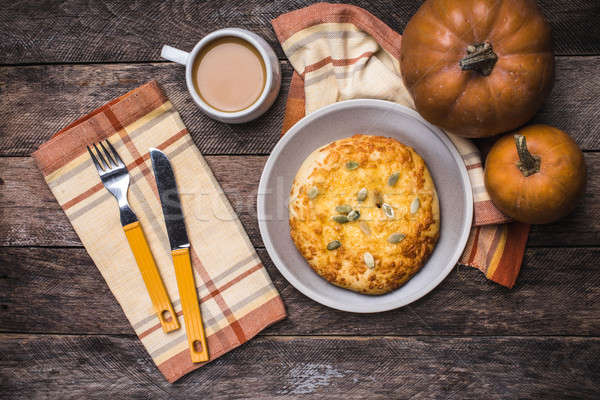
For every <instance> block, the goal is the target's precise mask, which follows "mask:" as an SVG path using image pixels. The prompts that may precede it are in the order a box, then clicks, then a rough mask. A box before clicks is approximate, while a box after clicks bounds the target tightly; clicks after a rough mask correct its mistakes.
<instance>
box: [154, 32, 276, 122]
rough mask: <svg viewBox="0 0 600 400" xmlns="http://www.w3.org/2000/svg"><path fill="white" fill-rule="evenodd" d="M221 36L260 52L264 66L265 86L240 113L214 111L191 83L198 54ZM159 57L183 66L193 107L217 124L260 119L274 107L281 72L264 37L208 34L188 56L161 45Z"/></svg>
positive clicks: (247, 33)
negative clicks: (246, 43) (233, 39)
mask: <svg viewBox="0 0 600 400" xmlns="http://www.w3.org/2000/svg"><path fill="white" fill-rule="evenodd" d="M223 37H236V38H240V39H243V40H245V41H246V42H248V43H250V44H251V45H252V46H254V47H255V48H256V50H258V52H259V53H260V55H261V57H262V59H263V62H264V64H265V70H266V72H267V79H266V82H265V87H264V89H263V91H262V93H261V95H260V97H259V98H258V100H256V102H254V103H253V104H252V105H251V106H250V107H248V108H245V109H243V110H241V111H235V112H225V111H220V110H217V109H215V108H214V107H211V106H210V105H208V104H206V102H205V101H204V100H202V97H200V95H199V94H198V92H197V91H196V88H195V87H194V83H193V81H192V66H193V64H194V60H195V59H196V57H197V56H198V54H200V51H201V50H202V49H203V48H204V47H205V46H206V45H207V44H209V43H210V42H212V41H213V40H215V39H219V38H223ZM160 56H161V57H162V58H166V59H167V60H170V61H173V62H176V63H179V64H182V65H185V82H186V84H187V88H188V91H189V92H190V95H191V96H192V98H193V99H194V101H195V102H196V104H198V106H199V107H200V108H201V109H202V111H204V112H205V113H206V114H207V115H208V116H209V117H211V118H214V119H216V120H219V121H223V122H228V123H234V124H239V123H242V122H248V121H251V120H253V119H256V118H258V117H260V116H261V115H262V114H264V112H265V111H267V110H268V109H269V107H271V105H273V102H274V101H275V99H276V98H277V94H278V93H279V88H280V87H281V69H280V68H279V60H278V59H277V56H276V55H275V52H274V51H273V48H272V47H271V46H269V44H268V43H267V42H266V41H265V40H264V39H263V38H261V37H260V36H258V35H257V34H255V33H253V32H250V31H247V30H245V29H240V28H227V29H219V30H218V31H214V32H211V33H209V34H208V35H206V36H205V37H204V38H202V40H200V41H199V42H198V43H197V44H196V45H195V46H194V48H193V49H192V51H191V52H189V53H187V52H185V51H182V50H179V49H176V48H174V47H171V46H167V45H164V46H163V48H162V51H161V53H160Z"/></svg>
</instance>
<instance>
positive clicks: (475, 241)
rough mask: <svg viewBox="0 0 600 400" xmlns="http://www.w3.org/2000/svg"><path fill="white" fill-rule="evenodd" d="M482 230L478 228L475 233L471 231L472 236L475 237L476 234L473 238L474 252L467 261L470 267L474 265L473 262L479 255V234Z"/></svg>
mask: <svg viewBox="0 0 600 400" xmlns="http://www.w3.org/2000/svg"><path fill="white" fill-rule="evenodd" d="M480 230H481V228H479V227H477V228H475V232H473V229H472V230H471V235H473V233H474V234H475V235H474V236H473V251H472V252H471V254H470V255H469V259H468V261H467V264H468V265H471V264H472V263H473V260H475V256H476V255H477V251H478V250H479V248H478V245H479V243H478V242H479V232H480Z"/></svg>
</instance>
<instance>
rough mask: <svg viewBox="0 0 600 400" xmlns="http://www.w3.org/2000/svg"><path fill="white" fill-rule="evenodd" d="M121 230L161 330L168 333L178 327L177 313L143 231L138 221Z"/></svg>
mask: <svg viewBox="0 0 600 400" xmlns="http://www.w3.org/2000/svg"><path fill="white" fill-rule="evenodd" d="M123 230H124V231H125V236H127V240H128V241H129V247H131V251H132V252H133V255H134V257H135V261H136V262H137V265H138V268H139V269H140V273H141V274H142V279H144V283H145V284H146V290H147V291H148V294H149V295H150V300H151V301H152V306H153V308H154V312H155V313H156V316H157V317H158V319H159V320H160V324H161V325H162V329H163V331H164V332H165V333H168V332H171V331H174V330H177V329H179V321H178V319H177V315H176V314H175V310H173V305H171V300H169V295H168V294H167V289H166V288H165V285H164V284H163V281H162V279H161V277H160V273H159V272H158V268H157V267H156V263H155V262H154V257H152V253H151V252H150V247H149V246H148V242H147V241H146V237H145V236H144V231H142V226H141V225H140V221H136V222H132V223H131V224H128V225H126V226H124V227H123Z"/></svg>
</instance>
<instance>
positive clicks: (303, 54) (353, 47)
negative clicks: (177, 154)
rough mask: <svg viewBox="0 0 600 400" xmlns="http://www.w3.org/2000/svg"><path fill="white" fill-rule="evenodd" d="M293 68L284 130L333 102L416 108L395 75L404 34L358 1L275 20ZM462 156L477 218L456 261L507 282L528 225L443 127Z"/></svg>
mask: <svg viewBox="0 0 600 400" xmlns="http://www.w3.org/2000/svg"><path fill="white" fill-rule="evenodd" d="M273 27H274V29H275V33H276V34H277V37H278V39H279V42H280V43H281V47H282V48H283V51H284V52H285V54H286V56H287V57H288V59H289V60H290V63H291V64H292V66H293V67H294V70H295V72H294V75H293V77H292V83H291V87H290V91H289V97H288V100H287V106H286V113H285V117H284V122H283V129H282V132H286V131H287V130H288V129H289V128H290V127H291V126H292V125H293V124H294V123H296V122H297V121H298V120H299V119H300V118H302V117H303V116H304V115H305V114H309V113H311V112H313V111H315V110H317V109H319V108H321V107H323V106H326V105H328V104H331V103H335V102H337V101H342V100H348V99H356V98H373V99H383V100H389V101H393V102H396V103H399V104H402V105H405V106H407V107H411V108H414V103H413V101H412V98H411V96H410V94H409V92H408V91H407V89H406V88H405V87H404V83H403V82H402V77H401V74H400V61H399V60H400V45H401V36H400V35H399V34H398V33H396V32H394V31H393V30H392V29H390V27H388V26H387V25H385V24H384V23H383V22H381V21H380V20H379V19H377V18H376V17H375V16H373V15H372V14H370V13H369V12H367V11H365V10H364V9H362V8H359V7H355V6H351V5H345V4H329V3H318V4H314V5H312V6H309V7H306V8H302V9H300V10H296V11H293V12H290V13H288V14H284V15H281V16H280V17H278V18H276V19H274V20H273ZM448 136H449V137H450V139H451V140H452V142H453V143H454V144H455V146H456V148H457V149H458V151H459V153H460V154H461V155H462V157H463V160H464V162H465V165H466V167H467V171H468V173H469V179H470V180H471V186H472V187H473V198H474V221H473V228H472V230H471V235H470V237H469V240H468V242H467V246H466V248H465V251H464V253H463V255H462V257H461V259H460V261H459V262H460V264H464V265H468V266H472V267H475V268H478V269H480V270H481V271H482V272H483V273H484V274H485V276H486V277H487V278H488V279H491V280H493V281H495V282H497V283H500V284H501V285H504V286H508V287H512V286H513V285H514V283H515V280H516V279H517V276H518V274H519V270H520V268H521V262H522V259H523V252H524V250H525V244H526V243H527V236H528V233H529V225H526V224H521V223H518V222H512V223H507V222H509V219H508V218H507V217H506V216H504V215H503V214H502V213H501V212H500V211H498V210H497V209H496V208H495V207H494V205H493V204H492V202H491V200H490V197H489V195H488V193H487V191H486V189H485V185H484V181H483V167H482V161H481V155H480V152H479V150H478V149H477V147H476V146H475V145H474V144H473V143H471V142H470V141H468V140H466V139H464V138H460V137H458V136H455V135H452V134H448Z"/></svg>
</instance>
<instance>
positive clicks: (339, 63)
mask: <svg viewBox="0 0 600 400" xmlns="http://www.w3.org/2000/svg"><path fill="white" fill-rule="evenodd" d="M372 55H373V52H372V51H366V52H364V53H363V54H361V55H360V56H358V57H354V58H343V59H335V58H331V56H328V57H325V58H324V59H322V60H321V61H318V62H316V63H314V64H311V65H307V66H306V67H305V68H304V71H303V72H302V78H304V77H305V75H306V74H307V73H309V72H314V71H316V70H318V69H320V68H323V67H324V66H325V65H327V64H332V65H333V66H334V67H344V66H347V65H352V64H355V63H356V62H357V61H358V60H360V59H362V58H368V57H371V56H372Z"/></svg>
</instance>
